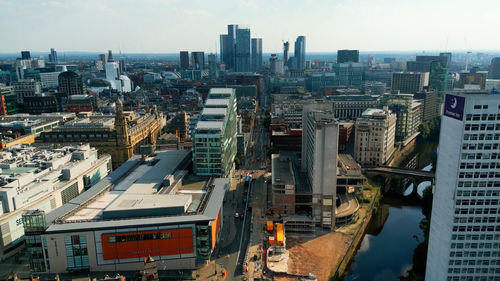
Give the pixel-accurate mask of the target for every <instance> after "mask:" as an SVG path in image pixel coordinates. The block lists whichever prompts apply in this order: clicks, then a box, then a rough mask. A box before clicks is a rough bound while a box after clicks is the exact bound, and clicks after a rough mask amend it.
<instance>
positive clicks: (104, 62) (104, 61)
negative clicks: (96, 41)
mask: <svg viewBox="0 0 500 281" xmlns="http://www.w3.org/2000/svg"><path fill="white" fill-rule="evenodd" d="M99 60H100V61H101V62H102V66H103V69H102V70H104V66H105V65H106V62H107V61H106V54H99Z"/></svg>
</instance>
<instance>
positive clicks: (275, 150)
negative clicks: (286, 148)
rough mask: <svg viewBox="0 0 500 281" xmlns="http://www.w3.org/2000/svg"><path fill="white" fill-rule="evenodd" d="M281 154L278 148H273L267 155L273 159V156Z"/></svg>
mask: <svg viewBox="0 0 500 281" xmlns="http://www.w3.org/2000/svg"><path fill="white" fill-rule="evenodd" d="M277 153H279V150H278V149H277V148H276V147H271V148H269V149H268V150H267V152H266V155H267V157H271V155H272V154H277Z"/></svg>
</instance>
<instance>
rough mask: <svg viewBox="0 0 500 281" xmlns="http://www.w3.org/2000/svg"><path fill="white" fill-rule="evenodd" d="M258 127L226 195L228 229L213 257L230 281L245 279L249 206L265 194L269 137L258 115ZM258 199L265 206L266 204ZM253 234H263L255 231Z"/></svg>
mask: <svg viewBox="0 0 500 281" xmlns="http://www.w3.org/2000/svg"><path fill="white" fill-rule="evenodd" d="M262 100H266V101H265V102H264V103H262V104H267V97H265V98H264V97H263V98H262ZM254 124H255V125H254V128H253V134H252V138H251V140H250V142H252V141H253V142H254V145H253V146H250V145H249V148H248V150H247V157H245V158H244V159H243V161H242V165H241V166H242V167H241V169H239V170H236V171H235V173H234V178H233V184H232V187H231V188H230V190H229V191H228V193H227V194H226V200H225V203H224V225H223V228H222V230H221V231H222V232H221V240H220V241H219V244H218V247H217V249H216V250H215V251H214V253H213V254H212V260H214V259H215V264H216V266H215V268H214V271H215V269H217V271H220V265H222V267H223V268H224V269H225V270H226V271H227V272H228V275H227V277H226V280H241V279H242V273H243V263H244V259H245V254H246V251H247V247H248V244H249V241H250V235H251V233H252V226H251V221H252V219H251V217H252V211H251V208H249V204H250V202H251V201H252V200H253V199H252V195H253V194H252V193H253V190H254V189H256V188H257V189H258V190H262V189H263V188H264V184H265V182H264V179H263V178H264V175H265V174H266V172H267V170H261V169H260V168H261V166H266V146H267V139H268V136H267V132H266V130H265V129H264V128H263V126H262V118H261V116H260V115H259V114H257V118H256V119H255V123H254ZM258 160H260V161H258ZM247 174H250V175H252V179H253V180H252V181H251V183H250V185H249V187H248V188H246V187H245V184H244V179H245V176H246V175H247ZM234 182H236V183H234ZM259 197H260V196H259ZM258 199H259V200H261V201H262V202H263V203H264V204H265V202H266V200H262V198H258ZM264 207H265V206H264ZM235 213H238V214H243V219H241V218H236V217H235ZM253 231H260V230H259V229H254V230H253Z"/></svg>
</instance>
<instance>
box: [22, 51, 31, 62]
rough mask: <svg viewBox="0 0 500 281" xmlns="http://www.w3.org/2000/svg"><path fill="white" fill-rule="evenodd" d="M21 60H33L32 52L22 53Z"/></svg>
mask: <svg viewBox="0 0 500 281" xmlns="http://www.w3.org/2000/svg"><path fill="white" fill-rule="evenodd" d="M21 59H23V60H29V59H31V53H30V51H21Z"/></svg>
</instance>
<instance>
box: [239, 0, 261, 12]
mask: <svg viewBox="0 0 500 281" xmlns="http://www.w3.org/2000/svg"><path fill="white" fill-rule="evenodd" d="M239 3H240V7H242V8H247V9H252V10H256V11H257V10H259V8H260V7H259V4H257V3H255V2H252V1H245V0H240V2H239Z"/></svg>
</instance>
